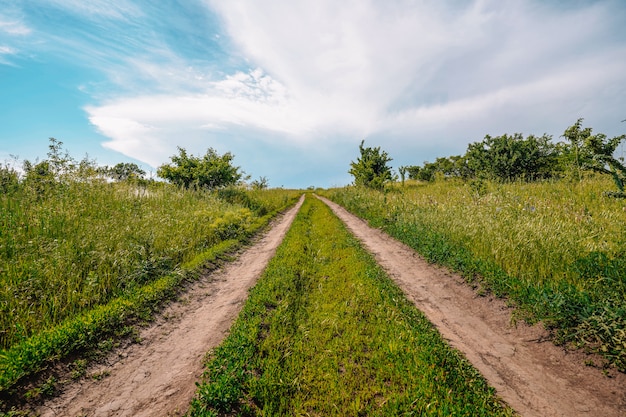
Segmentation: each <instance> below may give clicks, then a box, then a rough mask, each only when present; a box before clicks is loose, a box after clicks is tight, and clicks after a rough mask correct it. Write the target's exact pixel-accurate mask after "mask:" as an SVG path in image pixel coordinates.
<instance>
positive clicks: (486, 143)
mask: <svg viewBox="0 0 626 417" xmlns="http://www.w3.org/2000/svg"><path fill="white" fill-rule="evenodd" d="M551 139H552V138H551V137H550V136H548V135H543V136H541V137H536V136H533V135H530V136H528V137H527V138H526V139H524V137H523V136H522V134H521V133H516V134H514V135H512V136H511V135H506V134H505V135H502V136H496V137H491V136H489V135H487V136H485V139H484V140H483V141H482V142H474V143H471V144H470V145H469V146H468V148H467V152H466V153H465V160H466V164H467V165H466V168H467V169H468V170H469V173H470V175H471V176H472V177H479V178H488V179H493V180H499V181H515V180H526V181H534V180H539V179H544V178H549V177H551V176H552V175H553V172H554V169H555V166H556V161H557V159H556V149H555V146H554V145H553V144H552V143H551V142H550V141H551Z"/></svg>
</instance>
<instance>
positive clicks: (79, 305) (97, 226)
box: [0, 181, 300, 391]
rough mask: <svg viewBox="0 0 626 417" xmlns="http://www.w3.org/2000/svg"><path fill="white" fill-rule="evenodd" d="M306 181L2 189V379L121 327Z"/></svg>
mask: <svg viewBox="0 0 626 417" xmlns="http://www.w3.org/2000/svg"><path fill="white" fill-rule="evenodd" d="M299 194H300V193H299V192H297V191H287V190H278V189H276V190H261V191H249V190H242V189H223V190H220V191H217V192H200V191H184V190H180V189H178V188H176V187H172V186H168V185H166V184H162V183H161V184H158V183H155V184H151V185H145V186H138V185H136V184H135V185H133V184H129V183H113V184H106V183H99V182H93V183H91V182H80V181H70V182H66V183H63V182H60V183H56V184H52V185H48V186H47V188H46V189H43V190H41V189H37V190H33V189H31V188H29V187H28V186H27V185H22V186H20V187H17V188H15V189H14V190H12V191H11V192H8V193H2V194H1V195H0V349H1V350H0V391H3V390H6V389H7V388H9V387H10V386H11V385H12V384H14V383H15V382H16V381H17V380H19V379H20V378H21V377H23V376H24V375H27V374H29V373H31V372H34V371H37V370H38V369H40V368H41V367H43V366H44V364H45V362H46V361H47V360H49V359H50V358H58V357H62V356H64V355H66V354H67V353H69V352H71V351H73V350H76V349H81V348H83V347H84V346H85V345H87V344H89V343H97V342H98V341H99V339H100V338H101V337H102V335H103V334H105V333H107V332H111V331H119V328H120V327H123V324H124V322H125V320H127V318H128V317H129V316H132V315H134V314H138V313H139V312H140V311H144V312H145V311H146V309H148V310H149V309H150V308H152V307H153V306H154V305H155V304H157V303H159V302H160V300H162V299H163V298H166V297H168V295H171V294H172V293H173V292H175V291H176V289H177V288H178V287H179V286H180V284H181V282H182V281H183V280H184V279H188V278H191V277H192V275H193V274H194V271H196V270H197V269H198V268H200V267H202V266H203V265H204V264H205V263H207V262H212V261H213V262H214V261H216V259H217V258H218V257H219V256H221V255H223V254H224V253H226V252H227V251H229V250H233V248H234V247H235V246H236V245H237V244H238V243H239V242H241V241H242V240H245V239H246V238H247V237H249V236H250V235H251V234H252V233H253V232H254V231H256V230H258V229H259V228H260V227H262V226H263V225H265V224H266V223H267V222H268V220H269V219H270V218H271V217H272V216H274V215H275V214H276V213H277V211H279V210H282V209H284V208H285V207H286V206H288V205H290V204H292V203H294V202H295V201H296V199H297V197H298V196H299Z"/></svg>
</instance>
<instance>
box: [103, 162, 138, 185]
mask: <svg viewBox="0 0 626 417" xmlns="http://www.w3.org/2000/svg"><path fill="white" fill-rule="evenodd" d="M106 173H107V174H108V176H109V177H110V178H112V179H114V180H116V181H132V180H140V179H143V178H144V176H145V175H146V171H144V170H143V169H141V168H139V166H138V165H137V164H135V163H131V162H120V163H118V164H116V165H115V166H113V167H110V168H107V169H106Z"/></svg>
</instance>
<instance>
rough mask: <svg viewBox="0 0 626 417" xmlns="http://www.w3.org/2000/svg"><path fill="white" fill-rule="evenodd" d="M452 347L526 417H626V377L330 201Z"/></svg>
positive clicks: (351, 229)
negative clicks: (588, 362)
mask: <svg viewBox="0 0 626 417" xmlns="http://www.w3.org/2000/svg"><path fill="white" fill-rule="evenodd" d="M323 200H324V201H325V202H326V203H327V204H328V205H330V207H331V208H332V209H333V211H334V212H335V214H336V215H337V216H338V217H339V218H341V220H343V221H344V223H346V225H347V226H348V229H349V230H350V231H352V233H353V234H354V235H355V236H356V237H357V238H359V240H361V242H362V243H363V244H364V246H365V247H366V248H367V249H368V250H369V251H370V252H371V253H373V254H374V256H375V257H376V260H377V261H378V263H379V264H380V265H381V266H382V267H383V268H384V269H385V270H386V271H387V273H388V274H389V275H390V276H391V277H392V278H393V279H394V280H395V281H396V282H397V283H398V285H399V286H400V288H402V290H403V291H404V292H405V294H407V296H408V298H409V299H410V300H411V301H413V302H414V303H415V305H416V306H417V307H418V308H419V309H420V310H421V311H423V312H424V313H425V314H426V316H427V317H428V319H429V320H430V321H431V322H432V323H433V324H434V325H435V326H436V327H437V329H438V330H439V332H440V333H441V334H442V335H443V337H444V338H445V339H446V340H448V341H449V343H450V344H451V345H452V346H454V347H455V348H457V349H458V350H460V351H461V352H463V353H464V354H465V356H466V358H467V359H468V360H469V361H470V362H472V364H473V365H474V366H475V367H476V368H477V369H478V370H479V371H480V372H481V373H482V374H483V376H484V377H485V378H487V380H488V381H489V383H490V385H491V386H493V387H494V388H496V390H497V392H498V394H499V395H500V397H501V398H503V399H504V400H505V401H506V402H507V403H508V404H509V405H510V406H511V407H513V408H514V409H515V410H516V411H517V412H518V413H519V414H521V415H522V416H563V417H573V416H603V417H609V416H625V415H626V375H624V374H619V373H615V375H613V377H612V378H608V377H606V376H604V375H603V374H602V373H601V371H600V370H598V369H596V368H591V367H585V366H584V365H583V357H582V354H581V353H576V354H573V353H567V352H566V351H565V350H564V349H562V348H559V347H557V346H554V345H553V344H552V343H550V342H547V341H545V340H546V336H547V334H546V332H545V331H544V330H543V329H542V328H541V327H539V326H534V327H529V326H526V325H523V324H520V325H518V326H516V327H513V326H512V325H511V320H510V314H511V310H510V309H509V308H507V307H506V304H505V303H504V302H503V301H502V300H498V299H494V298H492V297H479V296H477V295H476V294H475V292H474V291H473V290H472V289H471V288H469V287H468V286H467V285H466V284H465V283H464V282H463V279H462V278H461V277H459V276H458V275H455V274H451V273H449V272H447V271H445V270H443V269H441V268H437V267H434V266H432V265H430V264H428V263H427V262H426V261H424V260H423V259H422V258H420V257H419V256H418V255H417V254H416V253H415V251H413V250H412V249H411V248H409V247H408V246H406V245H404V244H401V243H399V242H398V241H396V240H394V239H392V238H390V237H389V236H388V235H386V234H384V233H382V232H381V231H380V230H377V229H373V228H371V227H369V226H368V225H367V224H366V223H365V222H364V221H363V220H361V219H359V218H358V217H356V216H353V215H352V214H350V213H348V212H347V211H346V210H345V209H343V208H342V207H340V206H338V205H336V204H334V203H332V202H330V201H328V200H325V199H323Z"/></svg>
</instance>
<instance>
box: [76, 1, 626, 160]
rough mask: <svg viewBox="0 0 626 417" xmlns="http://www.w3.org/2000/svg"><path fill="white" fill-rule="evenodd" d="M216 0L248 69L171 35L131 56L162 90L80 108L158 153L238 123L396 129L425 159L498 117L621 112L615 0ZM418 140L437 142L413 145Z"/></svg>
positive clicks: (332, 132) (524, 128)
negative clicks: (182, 52)
mask: <svg viewBox="0 0 626 417" xmlns="http://www.w3.org/2000/svg"><path fill="white" fill-rule="evenodd" d="M98 4H100V5H101V4H102V2H92V3H91V5H92V6H94V5H98ZM119 4H124V3H119ZM209 4H210V6H211V8H212V10H214V11H215V12H217V13H218V15H219V16H220V18H221V19H222V22H223V24H224V25H225V28H226V31H227V34H228V36H229V38H230V40H231V41H232V43H233V44H234V45H235V46H236V47H237V48H238V49H237V50H236V51H231V52H232V54H233V55H237V56H243V57H244V58H246V59H247V60H248V62H249V64H250V67H251V69H250V70H246V71H227V73H226V74H219V73H215V72H212V71H208V70H203V68H202V67H201V66H200V67H198V66H194V65H192V64H190V63H189V62H187V61H186V60H185V59H183V58H181V57H180V56H178V55H177V54H176V50H175V48H169V49H168V48H163V49H161V50H160V52H158V53H156V52H155V53H154V54H152V55H150V54H148V55H141V56H139V57H135V58H133V59H128V60H126V61H124V62H125V64H127V65H128V64H129V65H130V67H131V68H132V69H133V71H136V72H137V73H140V74H143V76H144V78H146V79H148V78H149V79H151V80H153V81H154V84H152V85H153V88H154V87H155V86H156V88H157V89H158V90H159V91H160V93H158V94H151V93H149V92H146V91H142V92H141V93H139V94H135V95H127V96H118V97H114V98H111V99H109V100H108V101H107V102H106V103H104V104H102V105H94V106H91V107H88V108H87V109H86V110H87V112H88V114H89V117H90V121H91V122H92V123H93V124H94V125H95V126H96V127H97V128H98V129H99V130H100V131H101V132H102V133H103V134H104V135H106V136H107V137H109V138H111V140H110V141H109V142H107V144H106V146H107V147H109V148H111V149H115V150H117V151H119V152H122V153H124V154H126V155H129V156H132V157H135V158H138V159H140V160H143V161H146V162H148V163H150V164H152V165H153V166H156V165H158V164H159V163H162V162H165V161H166V159H167V158H166V157H167V156H169V155H170V154H171V148H172V143H171V142H172V141H173V140H175V141H178V142H180V143H177V144H180V145H181V146H184V145H185V143H188V144H190V145H192V144H195V145H194V146H199V147H200V146H201V147H204V148H206V146H207V145H208V146H211V144H212V143H215V142H219V141H220V138H222V137H228V135H229V134H230V133H229V132H232V131H233V130H234V131H236V132H237V135H240V139H241V140H242V141H247V142H248V143H258V142H262V143H272V144H276V142H277V141H286V143H288V145H289V146H298V147H300V148H299V149H313V148H315V147H331V148H332V147H333V146H334V144H336V143H337V142H338V141H343V142H344V143H345V142H346V141H354V142H355V143H357V144H358V141H359V140H360V139H362V138H364V137H374V138H378V139H381V140H382V139H383V138H386V137H387V138H390V139H389V140H391V139H393V140H394V141H395V142H394V143H396V145H394V146H396V149H397V150H398V151H399V152H402V155H401V157H399V158H397V159H402V158H404V161H406V162H409V163H411V162H412V163H421V161H422V160H423V159H429V158H430V159H432V158H434V157H435V156H445V155H449V154H451V152H455V153H456V152H459V150H460V149H461V150H462V149H464V148H465V146H466V144H467V143H468V142H469V141H475V140H480V139H481V138H482V136H483V135H484V134H487V133H494V130H499V132H495V133H505V132H508V133H513V132H523V133H526V134H528V133H535V134H541V133H544V132H547V133H552V134H558V133H559V132H562V131H563V129H564V128H565V127H567V125H568V124H571V123H573V122H574V121H575V120H576V118H578V117H586V118H587V119H588V120H591V121H592V122H593V121H602V122H610V120H612V119H611V118H614V119H615V121H616V122H617V124H618V125H619V120H621V119H623V118H624V117H626V115H621V116H618V115H617V113H618V112H619V111H622V112H623V110H622V109H623V108H624V105H626V99H624V96H625V94H624V87H623V86H624V85H626V60H624V59H623V57H625V56H626V49H625V41H626V39H624V36H623V35H622V36H621V37H620V36H618V35H616V34H615V33H616V31H618V30H619V28H621V27H623V26H624V25H625V24H626V21H625V18H624V11H623V10H622V9H621V8H619V5H618V3H610V2H608V3H593V4H591V5H587V6H579V7H578V8H574V7H572V6H569V8H566V7H568V6H562V7H561V8H560V9H557V8H556V6H555V5H550V4H547V3H543V2H539V1H536V2H535V1H528V2H517V1H512V0H509V1H495V0H480V1H474V2H471V3H466V2H442V1H426V2H419V3H415V2H409V1H403V0H397V1H389V2H377V1H373V0H370V1H367V0H365V1H364V0H350V1H344V2H337V1H334V0H311V1H297V2H294V1H291V0H276V1H272V2H258V1H254V0H240V1H227V2H225V1H210V2H209ZM120 7H121V6H120ZM563 7H565V8H563ZM94 8H95V9H96V10H97V7H95V6H94ZM616 8H617V9H616ZM212 37H213V38H215V39H219V38H220V36H218V37H216V36H215V35H212ZM158 50H159V49H158V48H156V49H155V51H158ZM102 53H106V51H102ZM151 57H152V58H154V59H151ZM133 71H129V73H133ZM110 73H111V74H114V73H115V74H117V75H115V76H116V77H118V78H117V81H118V82H119V83H120V84H126V85H128V84H132V82H133V80H136V78H135V77H133V76H132V75H130V76H129V75H128V73H121V72H120V71H119V68H115V70H114V71H111V72H110ZM113 79H115V78H113ZM581 113H582V114H581ZM618 127H623V124H622V126H618ZM177 129H178V131H182V132H185V135H186V138H180V135H179V136H178V137H176V132H177ZM172 137H176V139H172ZM416 138H417V139H416ZM420 138H422V139H420ZM433 142H436V144H435V145H433ZM342 146H343V145H342ZM355 146H356V145H355ZM242 148H243V149H244V152H245V147H242ZM434 148H437V149H434ZM420 149H421V150H424V149H429V152H437V155H423V156H422V155H419V156H418V155H415V156H412V153H416V152H419V151H420ZM433 149H434V150H433ZM268 157H271V156H270V155H268ZM279 157H281V155H280V154H278V155H277V158H279ZM410 158H413V160H412V161H408V160H407V159H410ZM406 162H405V163H406Z"/></svg>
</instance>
